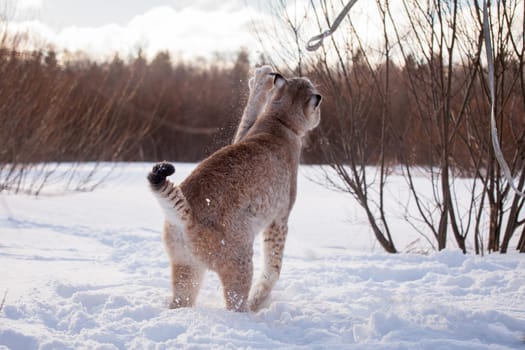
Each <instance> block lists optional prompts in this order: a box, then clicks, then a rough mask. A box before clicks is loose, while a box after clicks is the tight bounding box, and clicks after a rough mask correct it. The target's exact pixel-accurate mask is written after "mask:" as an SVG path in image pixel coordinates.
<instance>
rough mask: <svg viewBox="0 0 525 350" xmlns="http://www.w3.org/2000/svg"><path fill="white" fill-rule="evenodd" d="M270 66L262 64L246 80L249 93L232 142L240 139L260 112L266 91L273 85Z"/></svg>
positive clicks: (263, 105) (265, 99)
mask: <svg viewBox="0 0 525 350" xmlns="http://www.w3.org/2000/svg"><path fill="white" fill-rule="evenodd" d="M271 72H272V68H271V67H270V66H262V67H259V68H256V69H255V74H254V76H253V77H252V78H250V80H249V81H248V88H249V89H250V95H249V97H248V102H247V103H246V107H245V108H244V113H243V115H242V118H241V122H240V123H239V127H238V128H237V133H236V134H235V139H234V140H233V143H236V142H238V141H240V140H241V139H242V138H243V137H244V136H245V135H246V134H247V133H248V130H250V128H251V127H252V125H253V124H254V123H255V121H256V120H257V117H258V116H259V115H260V114H261V113H262V111H263V110H264V107H265V105H266V102H267V99H268V92H269V91H270V90H271V88H272V87H273V77H272V76H271V75H270V73H271Z"/></svg>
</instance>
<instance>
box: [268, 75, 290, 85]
mask: <svg viewBox="0 0 525 350" xmlns="http://www.w3.org/2000/svg"><path fill="white" fill-rule="evenodd" d="M270 75H273V86H275V87H276V88H278V89H280V88H282V87H283V86H284V84H286V79H285V77H283V76H282V75H281V74H279V73H270Z"/></svg>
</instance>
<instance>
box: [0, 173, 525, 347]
mask: <svg viewBox="0 0 525 350" xmlns="http://www.w3.org/2000/svg"><path fill="white" fill-rule="evenodd" d="M147 169H148V167H147V166H145V165H128V166H126V167H124V168H123V169H122V173H121V174H120V176H119V177H118V178H114V179H112V180H111V181H110V182H108V183H107V185H105V187H104V188H101V189H99V190H97V191H95V192H94V193H87V194H75V195H67V196H60V197H41V198H39V199H34V198H30V197H25V196H4V200H5V203H7V206H6V205H2V204H1V203H0V277H1V280H2V283H1V284H0V298H1V296H2V295H3V294H4V291H5V290H7V291H8V294H7V298H6V302H5V306H4V308H3V310H2V311H1V313H0V348H2V347H7V348H9V349H38V348H40V349H82V348H86V349H519V348H525V343H524V342H523V340H522V337H523V336H524V335H525V259H524V257H523V255H518V254H509V255H507V256H501V255H492V256H488V257H485V258H480V257H476V256H464V255H463V254H461V253H460V252H458V251H455V250H447V251H444V252H441V253H434V254H430V255H428V256H424V255H416V254H399V255H387V254H384V253H382V252H380V251H379V250H377V249H374V245H373V241H371V240H370V238H369V236H368V232H367V231H366V229H365V226H364V225H363V223H362V222H361V223H359V222H356V223H349V222H347V221H345V220H347V218H348V217H349V216H350V217H351V216H352V213H353V212H354V211H355V212H356V213H358V210H357V209H352V208H349V209H342V208H348V205H349V202H348V200H347V199H346V198H344V197H341V196H339V195H338V194H334V193H332V192H328V191H326V190H324V189H321V188H320V187H318V186H316V185H314V184H312V183H310V182H308V181H307V180H306V179H305V178H304V177H302V178H301V181H300V188H299V198H298V203H297V206H296V208H295V212H294V215H293V218H292V220H291V223H290V228H291V229H290V231H291V233H290V237H289V240H288V243H287V248H286V256H285V260H284V266H283V272H282V276H281V279H280V281H279V282H278V284H277V286H276V289H275V290H274V292H273V293H272V296H271V300H270V301H269V303H268V305H266V307H265V308H264V309H263V310H262V311H260V312H259V313H256V314H237V313H232V312H227V311H225V310H224V307H223V301H222V298H221V291H220V284H219V281H218V279H217V277H216V276H215V275H214V274H212V273H208V275H207V277H206V280H205V283H204V287H203V289H202V291H201V293H200V296H199V300H198V305H197V307H195V308H192V309H180V310H169V309H167V307H166V306H167V303H168V300H169V297H170V293H171V292H170V281H169V269H168V262H167V258H166V256H165V253H164V250H163V247H162V244H161V240H160V227H161V220H162V216H161V214H160V213H159V212H158V210H157V206H156V203H155V202H154V200H153V197H152V196H151V195H150V194H149V193H148V191H147V189H146V186H145V181H144V174H145V173H147ZM190 169H191V166H187V165H181V166H179V167H178V174H177V175H175V178H176V180H178V179H181V178H183V176H184V174H186V173H187V172H189V171H190ZM313 198H315V201H313V200H312V199H313ZM343 203H344V204H345V206H344V207H343V205H342V204H343ZM351 205H355V204H351ZM7 208H9V212H8V211H7ZM4 209H5V210H4ZM349 228H351V229H352V230H353V231H354V232H350V233H349V232H347V231H348V230H349ZM400 229H402V228H400ZM256 251H258V248H257V249H256ZM258 258H259V257H258V256H257V257H256V259H258ZM256 263H257V260H256Z"/></svg>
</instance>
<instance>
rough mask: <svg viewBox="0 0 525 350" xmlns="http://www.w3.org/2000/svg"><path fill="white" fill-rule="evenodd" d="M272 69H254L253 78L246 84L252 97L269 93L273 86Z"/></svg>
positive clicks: (265, 67)
mask: <svg viewBox="0 0 525 350" xmlns="http://www.w3.org/2000/svg"><path fill="white" fill-rule="evenodd" d="M272 71H273V70H272V67H270V66H262V67H259V68H256V69H255V74H254V76H253V78H251V79H250V81H249V82H248V86H249V88H250V92H251V93H252V94H253V95H261V94H262V93H265V92H268V91H270V89H271V88H272V86H273V76H272V75H271V74H270V73H272Z"/></svg>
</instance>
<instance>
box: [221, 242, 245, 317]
mask: <svg viewBox="0 0 525 350" xmlns="http://www.w3.org/2000/svg"><path fill="white" fill-rule="evenodd" d="M252 256H253V251H251V250H249V251H248V252H247V253H243V255H242V256H237V257H235V258H234V259H230V260H229V261H228V262H226V263H224V264H222V266H221V267H220V268H219V269H218V270H217V273H218V275H219V278H220V280H221V283H222V287H223V293H224V301H225V303H226V308H227V309H228V310H232V311H238V312H246V311H248V295H249V293H250V287H251V284H252V276H253V262H252Z"/></svg>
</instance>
